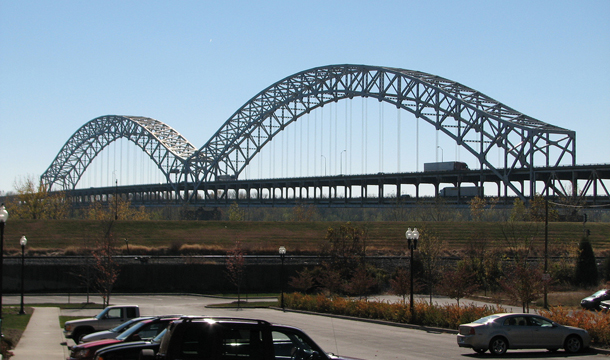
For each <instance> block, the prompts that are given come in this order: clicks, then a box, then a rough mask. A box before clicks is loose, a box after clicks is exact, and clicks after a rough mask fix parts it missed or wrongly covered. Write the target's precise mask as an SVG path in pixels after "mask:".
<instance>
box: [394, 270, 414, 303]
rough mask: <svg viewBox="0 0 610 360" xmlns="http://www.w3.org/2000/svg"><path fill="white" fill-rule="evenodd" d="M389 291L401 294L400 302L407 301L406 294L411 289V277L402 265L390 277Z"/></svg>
mask: <svg viewBox="0 0 610 360" xmlns="http://www.w3.org/2000/svg"><path fill="white" fill-rule="evenodd" d="M390 289H391V290H390V292H391V293H392V294H394V295H398V296H402V303H403V304H405V303H406V302H407V295H409V293H410V291H411V278H410V277H409V274H408V272H407V269H405V268H404V267H399V268H398V269H396V275H395V276H394V277H393V278H392V279H390Z"/></svg>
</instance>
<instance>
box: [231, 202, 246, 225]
mask: <svg viewBox="0 0 610 360" xmlns="http://www.w3.org/2000/svg"><path fill="white" fill-rule="evenodd" d="M245 219H246V212H245V211H244V210H242V209H240V208H239V205H238V204H237V203H236V202H234V203H233V204H231V206H229V221H244V220H245Z"/></svg>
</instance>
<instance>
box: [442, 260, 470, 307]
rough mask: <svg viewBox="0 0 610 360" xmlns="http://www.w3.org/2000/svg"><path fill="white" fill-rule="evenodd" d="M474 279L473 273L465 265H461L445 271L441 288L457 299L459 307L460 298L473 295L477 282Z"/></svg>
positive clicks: (446, 293) (450, 296)
mask: <svg viewBox="0 0 610 360" xmlns="http://www.w3.org/2000/svg"><path fill="white" fill-rule="evenodd" d="M474 279H475V276H474V274H473V273H471V272H470V271H468V269H466V268H465V267H464V266H459V267H458V268H457V270H449V271H445V272H444V273H443V278H442V279H441V282H440V289H441V291H442V292H443V293H445V295H447V296H449V298H451V299H455V300H456V301H457V305H458V307H459V306H460V299H463V298H465V297H468V296H470V295H472V294H473V293H474V291H475V290H476V288H477V284H476V283H475V282H474Z"/></svg>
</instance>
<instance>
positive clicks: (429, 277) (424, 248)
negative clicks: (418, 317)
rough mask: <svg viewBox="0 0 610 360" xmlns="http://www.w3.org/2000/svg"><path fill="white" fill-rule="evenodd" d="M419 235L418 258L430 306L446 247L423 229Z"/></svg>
mask: <svg viewBox="0 0 610 360" xmlns="http://www.w3.org/2000/svg"><path fill="white" fill-rule="evenodd" d="M419 234H420V237H419V245H418V250H419V256H420V259H421V262H422V265H423V271H424V280H425V282H426V286H427V287H428V293H429V295H430V304H432V294H433V292H434V291H433V290H434V285H435V284H436V282H437V281H438V279H439V277H440V273H441V269H440V262H441V257H442V253H443V250H444V249H445V248H446V246H445V242H444V241H443V240H442V239H441V238H439V237H438V236H437V235H436V234H434V233H432V232H431V231H429V230H428V229H426V228H425V227H423V228H420V231H419Z"/></svg>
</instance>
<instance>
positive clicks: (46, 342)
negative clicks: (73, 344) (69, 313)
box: [11, 307, 69, 360]
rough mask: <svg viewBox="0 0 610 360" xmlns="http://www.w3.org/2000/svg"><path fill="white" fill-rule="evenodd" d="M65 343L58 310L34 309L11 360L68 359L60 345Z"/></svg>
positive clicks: (66, 350)
mask: <svg viewBox="0 0 610 360" xmlns="http://www.w3.org/2000/svg"><path fill="white" fill-rule="evenodd" d="M62 341H65V339H64V334H63V331H62V329H61V327H59V308H57V307H36V308H34V314H32V317H31V318H30V322H29V323H28V326H27V327H26V328H25V331H24V332H23V335H22V336H21V340H19V343H18V344H17V347H16V348H15V349H14V350H13V353H14V354H15V356H13V357H11V360H38V359H41V358H45V359H49V360H64V359H66V358H67V357H68V355H69V354H68V353H67V352H68V349H67V348H66V347H65V346H62V345H60V343H61V342H62Z"/></svg>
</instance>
